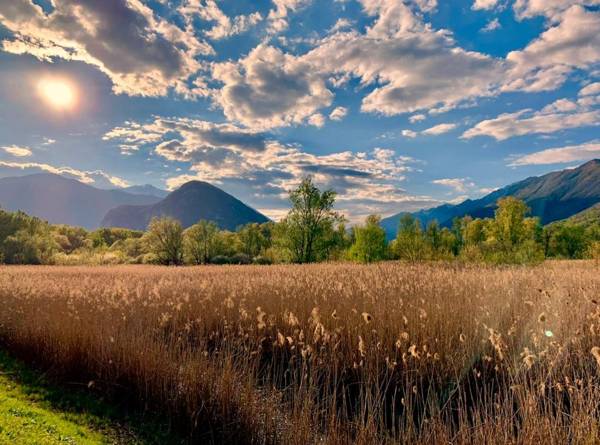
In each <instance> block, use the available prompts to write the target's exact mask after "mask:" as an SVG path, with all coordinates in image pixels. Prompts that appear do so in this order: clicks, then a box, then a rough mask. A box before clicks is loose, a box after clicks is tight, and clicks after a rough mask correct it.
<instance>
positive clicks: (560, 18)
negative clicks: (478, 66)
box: [502, 0, 600, 92]
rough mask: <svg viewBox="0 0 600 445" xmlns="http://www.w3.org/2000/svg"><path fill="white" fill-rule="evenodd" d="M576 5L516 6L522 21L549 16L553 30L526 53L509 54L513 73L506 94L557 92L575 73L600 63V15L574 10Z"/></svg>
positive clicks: (537, 3)
mask: <svg viewBox="0 0 600 445" xmlns="http://www.w3.org/2000/svg"><path fill="white" fill-rule="evenodd" d="M574 3H575V2H571V1H564V0H560V1H559V0H552V1H545V0H544V1H542V0H535V1H534V0H525V1H520V2H519V1H517V2H516V3H515V10H516V11H517V14H518V16H519V17H530V16H533V15H546V16H549V17H551V18H553V21H552V22H551V23H552V24H553V26H551V27H550V28H549V29H548V30H546V31H545V32H543V33H542V34H541V35H540V36H539V37H538V38H537V39H534V40H533V41H532V42H530V43H529V44H528V45H527V46H526V47H525V48H524V49H523V50H520V51H512V52H510V53H509V54H508V56H507V57H506V58H507V61H508V63H509V66H510V69H509V70H508V72H507V78H508V81H507V82H506V84H505V85H504V86H503V88H502V89H503V91H528V92H536V91H547V90H555V89H557V88H558V87H560V86H561V85H562V84H563V83H564V82H565V81H566V80H567V78H568V76H569V74H570V73H571V72H572V71H573V70H575V69H584V70H585V69H588V68H591V67H593V66H594V65H595V64H597V63H598V62H600V33H599V32H598V29H600V12H598V11H589V10H587V9H585V8H584V7H582V6H580V5H573V6H571V5H572V4H574ZM577 3H579V2H577ZM589 3H590V4H591V3H596V4H600V1H593V2H589ZM521 6H522V7H521ZM569 6H570V7H569ZM567 7H568V9H567ZM518 11H521V13H519V12H518Z"/></svg>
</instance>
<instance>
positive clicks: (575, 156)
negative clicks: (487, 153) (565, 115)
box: [508, 142, 600, 167]
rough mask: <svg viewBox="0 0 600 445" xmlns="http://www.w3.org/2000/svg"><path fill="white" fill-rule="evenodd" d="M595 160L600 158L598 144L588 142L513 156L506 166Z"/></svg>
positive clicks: (599, 144) (599, 146)
mask: <svg viewBox="0 0 600 445" xmlns="http://www.w3.org/2000/svg"><path fill="white" fill-rule="evenodd" d="M596 158H600V143H598V142H588V143H585V144H581V145H569V146H566V147H557V148H548V149H546V150H542V151H538V152H535V153H531V154H528V155H523V156H513V157H512V160H511V161H510V164H508V165H509V166H511V167H520V166H524V165H547V164H565V163H568V162H575V161H588V160H591V159H596Z"/></svg>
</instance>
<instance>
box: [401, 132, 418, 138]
mask: <svg viewBox="0 0 600 445" xmlns="http://www.w3.org/2000/svg"><path fill="white" fill-rule="evenodd" d="M418 134H419V133H417V132H416V131H413V130H402V136H404V137H405V138H411V139H413V138H416V137H417V135H418Z"/></svg>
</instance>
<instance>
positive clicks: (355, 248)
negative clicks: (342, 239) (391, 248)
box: [350, 215, 387, 263]
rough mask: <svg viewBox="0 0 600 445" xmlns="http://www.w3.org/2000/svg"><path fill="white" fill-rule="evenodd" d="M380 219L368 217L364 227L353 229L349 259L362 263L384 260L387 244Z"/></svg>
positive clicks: (373, 216)
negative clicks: (352, 241) (352, 242)
mask: <svg viewBox="0 0 600 445" xmlns="http://www.w3.org/2000/svg"><path fill="white" fill-rule="evenodd" d="M380 223H381V217H380V216H377V215H370V216H368V217H367V219H366V221H365V224H364V226H357V227H355V228H354V244H353V245H352V247H351V248H350V257H351V258H352V259H354V260H356V261H360V262H362V263H372V262H375V261H381V260H384V259H385V257H386V251H387V243H386V239H385V230H384V229H383V228H382V227H381V224H380Z"/></svg>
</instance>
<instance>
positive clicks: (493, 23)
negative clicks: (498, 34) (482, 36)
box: [481, 17, 502, 32]
mask: <svg viewBox="0 0 600 445" xmlns="http://www.w3.org/2000/svg"><path fill="white" fill-rule="evenodd" d="M500 28H502V25H501V24H500V20H498V18H497V17H496V18H495V19H494V20H490V21H489V22H488V23H487V25H485V26H484V27H483V28H481V31H482V32H492V31H495V30H497V29H500Z"/></svg>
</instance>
